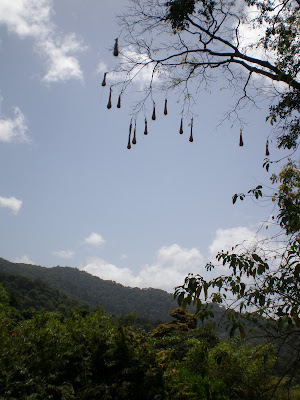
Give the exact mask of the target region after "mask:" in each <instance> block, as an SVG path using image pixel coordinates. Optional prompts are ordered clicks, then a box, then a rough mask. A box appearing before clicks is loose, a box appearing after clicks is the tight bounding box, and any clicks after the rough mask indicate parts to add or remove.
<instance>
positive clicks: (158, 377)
mask: <svg viewBox="0 0 300 400" xmlns="http://www.w3.org/2000/svg"><path fill="white" fill-rule="evenodd" d="M11 303H12V301H11V298H10V296H9V294H8V292H7V291H6V290H5V289H4V288H3V286H0V399H1V400H15V399H18V400H25V399H26V400H27V399H35V400H44V399H55V400H56V399H57V400H62V399H64V400H68V399H78V400H81V399H83V400H87V399H89V400H94V399H95V400H96V399H104V400H105V399H111V400H118V399H137V400H144V399H145V400H147V399H149V400H152V399H156V400H176V399H186V400H190V399H192V400H193V399H195V400H196V399H200V400H201V399H203V400H212V399H214V400H217V399H218V400H235V399H236V400H241V399H249V400H250V399H251V400H253V399H278V400H279V399H280V400H281V399H282V400H284V399H292V400H296V399H298V398H299V394H300V390H299V387H297V385H296V384H294V385H293V387H292V388H290V393H289V397H288V396H287V393H286V388H285V386H286V380H280V379H278V378H277V377H276V369H275V368H274V367H275V366H276V363H277V362H278V356H277V352H276V349H275V348H274V347H273V346H270V345H265V344H262V345H258V346H252V345H250V344H249V343H246V342H245V341H243V340H241V339H237V338H235V339H230V340H227V341H225V342H221V341H220V339H219V338H218V337H217V336H216V334H215V333H214V331H213V330H212V326H211V325H207V326H205V327H201V328H197V327H196V323H195V318H194V317H193V316H192V315H191V314H188V313H187V312H186V311H183V310H182V309H177V310H174V311H173V312H172V316H173V318H175V321H173V323H171V322H170V323H169V326H172V327H173V329H166V330H165V332H163V330H164V327H166V326H167V324H162V325H161V326H160V327H158V330H159V331H160V333H159V335H157V334H155V332H153V333H150V334H146V333H145V332H144V331H142V330H135V329H134V328H132V327H131V326H130V320H131V318H130V317H125V318H124V317H123V318H121V319H119V320H118V321H116V322H112V319H111V318H110V317H109V315H107V314H106V313H104V312H103V311H101V310H100V309H96V310H94V311H89V310H86V309H80V308H78V307H77V309H76V310H73V312H71V313H70V314H69V315H64V314H62V313H60V312H45V311H36V312H32V313H31V315H30V316H29V315H27V316H26V315H25V314H23V315H22V314H21V313H20V312H19V311H18V310H17V309H16V308H15V307H12V305H11ZM156 333H157V332H156ZM287 379H288V378H287Z"/></svg>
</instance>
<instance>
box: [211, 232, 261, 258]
mask: <svg viewBox="0 0 300 400" xmlns="http://www.w3.org/2000/svg"><path fill="white" fill-rule="evenodd" d="M257 239H258V236H257V234H256V233H255V231H252V230H250V229H249V228H247V227H244V226H238V227H235V228H229V229H218V230H217V232H216V237H215V239H214V241H213V242H212V244H211V245H210V246H209V258H210V259H211V260H212V259H215V257H216V255H217V253H218V252H219V251H222V250H223V251H227V250H229V251H231V249H232V247H234V246H236V245H237V244H239V245H240V246H239V249H250V248H251V247H253V245H254V244H255V243H256V242H257Z"/></svg>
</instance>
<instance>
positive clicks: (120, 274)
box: [83, 244, 204, 292]
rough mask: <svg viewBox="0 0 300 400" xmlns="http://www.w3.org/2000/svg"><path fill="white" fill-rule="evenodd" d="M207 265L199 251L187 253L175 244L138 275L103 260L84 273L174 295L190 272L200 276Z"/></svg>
mask: <svg viewBox="0 0 300 400" xmlns="http://www.w3.org/2000/svg"><path fill="white" fill-rule="evenodd" d="M203 262H204V259H203V256H202V255H201V253H200V252H199V250H198V249H196V248H191V249H186V248H182V247H180V246H179V245H178V244H173V245H171V246H164V247H161V248H160V249H159V250H158V252H157V256H156V260H155V262H154V263H153V264H150V265H148V264H146V265H144V266H143V267H142V268H141V270H140V272H139V273H137V274H134V272H133V271H132V270H131V269H129V268H120V267H117V266H116V265H113V264H110V263H108V262H106V261H105V260H103V259H100V258H91V259H89V260H88V261H87V265H86V266H85V267H84V268H83V270H84V271H86V272H88V273H90V274H92V275H95V276H99V277H100V278H101V279H105V280H113V281H116V282H118V283H121V284H123V285H126V286H131V287H140V288H145V287H154V288H160V289H163V290H166V291H168V292H173V290H174V287H175V286H178V285H181V284H182V283H183V281H184V278H185V277H186V275H187V274H188V273H189V272H194V273H196V272H198V271H199V269H200V268H201V267H203Z"/></svg>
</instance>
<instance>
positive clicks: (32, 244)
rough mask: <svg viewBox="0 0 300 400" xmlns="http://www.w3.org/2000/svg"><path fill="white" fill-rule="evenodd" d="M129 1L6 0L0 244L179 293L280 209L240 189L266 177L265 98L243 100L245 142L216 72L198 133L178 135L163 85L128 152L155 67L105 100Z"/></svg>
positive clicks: (0, 83)
mask: <svg viewBox="0 0 300 400" xmlns="http://www.w3.org/2000/svg"><path fill="white" fill-rule="evenodd" d="M127 4H128V2H127V0H114V1H111V2H106V1H105V2H104V1H103V0H102V1H101V0H100V1H99V0H88V1H87V0H53V1H51V0H14V1H11V0H1V2H0V58H1V63H0V171H1V174H0V257H2V258H5V259H7V260H10V261H15V262H24V263H33V264H36V265H41V266H46V267H53V266H57V265H60V266H71V267H74V268H79V269H81V270H84V271H86V272H89V273H91V274H93V275H96V276H99V277H101V278H102V279H108V280H113V281H116V282H119V283H122V284H124V285H126V286H132V287H135V286H137V287H154V288H161V289H164V290H167V291H169V292H172V291H173V288H174V287H175V286H178V285H181V284H182V283H183V280H184V277H185V276H186V275H187V274H188V273H189V272H193V273H201V274H207V272H205V269H204V266H205V264H206V262H208V261H214V260H215V255H216V253H217V252H218V251H220V250H222V249H223V250H226V249H228V248H231V246H233V245H235V244H237V243H241V242H243V241H244V240H250V241H251V240H252V239H253V237H255V236H257V235H259V236H260V237H264V236H265V235H266V232H265V231H262V230H261V229H260V226H261V222H262V221H264V220H266V219H268V218H269V216H270V213H272V208H270V206H269V205H259V204H257V203H255V202H254V201H252V200H250V199H249V200H247V201H246V200H245V201H244V202H237V203H236V204H235V205H233V204H232V196H233V194H234V193H240V192H247V191H248V190H249V189H251V188H253V187H255V186H257V185H258V184H263V183H269V177H270V173H267V172H266V171H265V169H263V168H262V163H263V160H264V157H265V155H264V151H265V143H266V139H267V138H268V136H269V134H270V127H269V125H268V124H266V122H265V117H266V115H267V109H266V106H265V105H264V104H261V105H260V108H252V109H247V110H245V111H244V115H243V118H244V121H245V128H244V131H243V139H244V146H243V147H239V146H238V143H239V129H238V127H237V126H233V127H232V126H231V125H230V124H229V123H228V122H226V121H225V122H224V123H221V124H220V122H221V121H222V119H223V118H224V115H225V113H226V112H227V111H228V109H229V107H230V102H231V100H232V96H233V94H232V93H231V92H230V91H228V90H226V89H225V85H224V87H223V85H222V82H217V83H216V84H215V85H214V86H213V87H212V88H211V90H209V91H205V92H201V93H200V94H199V97H198V98H197V118H195V119H194V142H193V143H190V142H189V141H188V136H189V135H188V129H187V127H185V132H184V135H179V134H178V129H179V122H180V112H179V111H178V110H179V109H178V104H177V102H176V100H177V99H176V96H175V95H174V96H171V97H170V98H169V102H168V107H169V113H168V115H167V116H164V115H163V102H164V98H163V97H162V96H161V97H159V96H157V100H156V105H157V120H156V121H151V122H150V121H149V126H148V129H149V134H148V136H144V135H143V127H142V121H143V118H142V117H141V118H140V119H138V120H137V142H138V143H137V145H136V146H134V148H132V149H131V150H130V151H129V150H128V149H127V148H126V146H127V139H128V127H129V122H130V112H131V106H132V104H133V103H134V100H135V95H136V94H137V93H138V91H139V90H140V85H142V84H143V79H147V76H145V77H143V78H142V79H140V80H139V81H138V82H137V83H136V84H133V89H132V90H131V92H129V94H128V95H125V96H124V97H123V99H122V108H121V109H120V110H119V109H117V108H116V106H115V103H116V95H115V93H113V95H114V96H113V107H112V109H111V110H107V108H106V104H107V100H108V94H109V85H108V86H107V87H105V88H103V87H102V86H101V82H102V79H103V72H104V71H106V70H110V69H113V68H114V67H115V65H116V63H117V60H116V58H115V57H113V55H112V47H113V44H114V39H115V38H116V37H118V35H119V25H118V22H117V19H116V15H117V14H120V13H121V12H122V11H123V10H124V7H126V5H127ZM122 45H123V44H122V42H120V48H121V50H122ZM123 50H124V49H123ZM125 50H126V49H125ZM125 50H124V51H125ZM134 85H136V86H134ZM270 151H271V152H273V154H274V153H276V149H275V144H272V143H271V144H270ZM271 172H273V171H271ZM222 268H223V269H222ZM217 272H218V273H219V272H224V267H218V269H217Z"/></svg>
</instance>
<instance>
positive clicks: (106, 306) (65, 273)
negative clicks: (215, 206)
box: [0, 258, 177, 321]
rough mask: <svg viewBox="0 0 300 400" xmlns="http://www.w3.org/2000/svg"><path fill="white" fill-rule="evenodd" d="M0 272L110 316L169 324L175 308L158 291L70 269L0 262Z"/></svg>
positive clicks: (3, 260)
mask: <svg viewBox="0 0 300 400" xmlns="http://www.w3.org/2000/svg"><path fill="white" fill-rule="evenodd" d="M0 272H4V273H6V274H13V275H21V276H23V277H26V278H28V279H31V280H37V279H38V280H40V281H42V282H45V283H46V284H48V285H49V286H51V287H53V288H55V289H57V290H59V291H60V292H61V293H62V294H64V295H66V296H68V297H69V298H70V299H75V300H77V301H78V302H80V303H81V304H85V305H88V306H90V307H97V306H99V307H101V308H102V309H103V310H104V311H106V312H108V313H109V314H113V315H121V314H122V313H123V314H129V313H132V312H135V313H136V315H137V317H141V318H147V319H149V320H153V321H167V320H170V316H169V311H170V310H172V309H174V308H176V307H177V303H176V301H175V300H174V298H173V295H172V294H170V293H167V292H165V291H163V290H160V289H153V288H148V289H139V288H130V287H126V286H123V285H121V284H119V283H115V282H113V281H107V280H103V279H101V278H98V277H95V276H92V275H90V274H88V273H87V272H85V271H80V270H79V269H77V268H71V267H60V266H57V267H52V268H47V267H41V266H37V265H31V264H22V263H13V262H10V261H7V260H5V259H3V258H0Z"/></svg>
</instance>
